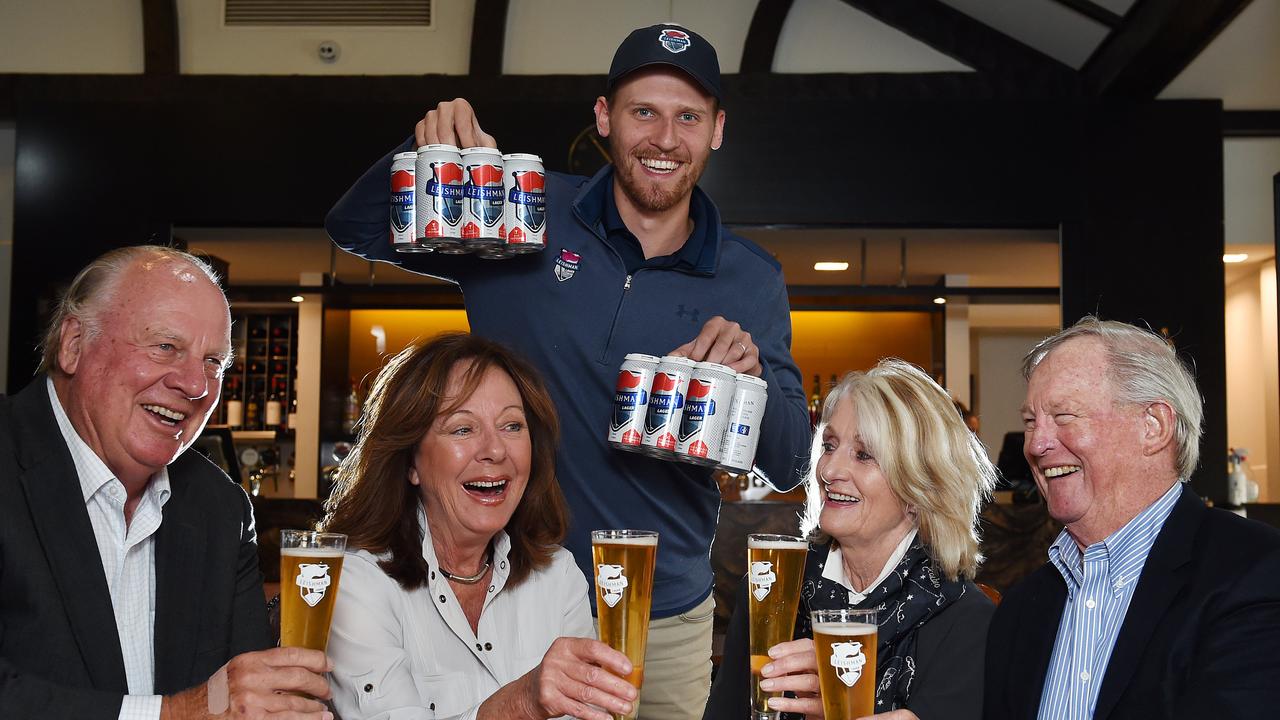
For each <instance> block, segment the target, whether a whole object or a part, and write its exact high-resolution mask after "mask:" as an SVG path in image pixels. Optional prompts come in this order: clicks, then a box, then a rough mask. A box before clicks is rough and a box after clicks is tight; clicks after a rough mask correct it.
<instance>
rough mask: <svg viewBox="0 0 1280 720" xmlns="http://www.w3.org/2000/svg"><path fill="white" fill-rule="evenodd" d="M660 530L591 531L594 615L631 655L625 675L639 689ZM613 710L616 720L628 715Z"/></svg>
mask: <svg viewBox="0 0 1280 720" xmlns="http://www.w3.org/2000/svg"><path fill="white" fill-rule="evenodd" d="M657 554H658V533H656V532H653V531H650V530H596V531H594V532H592V533H591V556H592V567H593V568H594V569H595V573H594V574H595V587H596V617H597V619H598V620H599V622H600V640H601V642H603V643H604V644H606V645H608V646H609V647H611V648H613V649H614V650H617V651H618V652H621V653H622V654H623V655H626V656H627V659H628V660H630V661H631V667H632V670H631V675H630V676H629V677H628V678H627V681H628V682H630V683H631V684H632V685H633V686H635V688H636V690H639V689H640V687H641V685H643V684H644V651H645V648H646V647H647V646H648V641H649V609H650V607H651V606H652V604H653V568H654V562H655V560H656V558H657ZM639 706H640V703H639V702H638V701H637V702H636V703H635V704H633V705H632V711H631V714H630V715H618V714H616V713H615V714H614V715H613V717H614V720H630V719H631V718H634V717H635V716H636V713H637V712H638V711H639Z"/></svg>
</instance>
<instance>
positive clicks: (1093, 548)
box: [1049, 482, 1183, 594]
mask: <svg viewBox="0 0 1280 720" xmlns="http://www.w3.org/2000/svg"><path fill="white" fill-rule="evenodd" d="M1182 485H1183V484H1182V482H1175V483H1174V484H1173V486H1172V487H1170V488H1169V489H1168V490H1167V491H1165V493H1164V495H1161V496H1160V498H1159V499H1157V500H1156V501H1155V502H1153V503H1151V504H1150V505H1148V506H1147V507H1146V508H1144V509H1143V510H1142V512H1140V513H1138V514H1137V515H1135V516H1134V517H1133V519H1132V520H1130V521H1129V522H1127V523H1125V524H1124V526H1123V527H1121V528H1120V529H1119V530H1116V531H1115V532H1113V533H1111V534H1110V535H1108V536H1107V537H1105V538H1103V539H1102V540H1100V541H1098V542H1096V543H1094V544H1092V545H1090V546H1089V547H1087V548H1085V549H1084V551H1083V552H1081V550H1080V546H1079V545H1077V544H1076V541H1075V538H1073V537H1071V534H1070V533H1068V532H1067V531H1066V529H1065V528H1064V529H1063V530H1062V532H1060V533H1058V537H1057V539H1055V540H1054V541H1053V544H1052V545H1050V546H1049V562H1051V563H1053V565H1054V567H1056V568H1057V569H1058V572H1059V573H1061V574H1062V577H1063V579H1064V580H1066V582H1067V592H1068V594H1074V593H1075V591H1076V589H1077V588H1079V587H1080V586H1081V585H1083V584H1084V565H1085V564H1090V565H1092V564H1093V563H1094V562H1102V563H1103V568H1105V572H1106V576H1107V585H1109V586H1110V587H1111V588H1112V589H1113V590H1115V591H1116V592H1119V591H1120V590H1121V589H1123V588H1124V587H1125V586H1126V585H1128V584H1130V583H1132V582H1133V581H1135V580H1137V579H1138V577H1139V576H1140V575H1141V574H1142V568H1143V566H1144V565H1145V564H1146V560H1147V555H1148V554H1150V553H1151V546H1152V545H1154V544H1155V541H1156V538H1157V537H1159V535H1160V529H1161V528H1163V527H1164V523H1165V520H1167V519H1168V518H1169V513H1171V512H1173V507H1174V505H1176V504H1177V501H1178V496H1179V495H1181V494H1182Z"/></svg>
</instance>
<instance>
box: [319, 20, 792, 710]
mask: <svg viewBox="0 0 1280 720" xmlns="http://www.w3.org/2000/svg"><path fill="white" fill-rule="evenodd" d="M720 97H721V92H720V69H719V63H718V61H717V59H716V53H715V49H714V48H713V47H712V46H711V45H710V44H709V43H707V42H706V40H704V39H703V38H702V37H701V36H700V35H698V34H697V33H694V32H691V31H689V30H686V29H684V28H680V27H676V26H672V25H656V26H652V27H648V28H642V29H640V30H636V31H634V32H632V33H631V34H630V35H629V36H628V37H627V38H626V39H625V40H624V41H623V42H622V44H621V45H620V46H619V47H618V50H617V53H616V54H615V56H614V59H613V63H612V66H611V67H610V71H609V79H608V87H607V91H606V95H605V96H604V97H600V98H598V99H597V100H596V104H595V115H596V128H597V130H598V131H599V133H600V135H601V136H603V137H605V138H607V140H608V143H609V149H610V154H611V156H612V159H613V163H612V164H610V165H607V166H605V167H604V168H603V169H602V170H600V172H598V173H596V175H595V176H594V177H591V178H585V177H576V176H567V175H561V174H558V173H548V174H547V185H546V192H547V248H546V250H545V251H544V252H541V253H536V254H533V255H527V256H523V257H517V258H514V259H512V260H508V261H505V262H501V263H496V264H495V263H493V262H491V261H486V260H480V259H477V258H475V257H474V256H444V255H436V254H430V255H406V254H397V253H395V252H394V250H393V249H392V248H391V246H390V244H389V243H388V242H387V233H388V227H387V222H388V221H387V218H388V216H389V209H388V205H389V198H388V191H387V179H388V177H389V173H390V166H391V162H392V155H394V154H395V153H397V152H404V151H406V150H410V149H412V148H413V147H415V146H422V145H426V144H431V143H446V144H451V145H458V146H460V147H467V146H475V145H487V146H490V147H494V146H496V143H495V142H494V139H493V138H492V137H491V136H489V135H487V134H486V133H484V131H483V130H482V129H481V128H480V125H479V122H478V121H477V120H476V118H475V115H474V114H473V113H472V111H471V106H470V105H469V104H468V103H467V102H466V101H465V100H461V99H459V100H454V101H451V102H445V103H441V104H440V105H439V106H437V107H436V108H435V109H433V110H431V111H430V112H428V113H427V114H426V116H425V117H424V118H423V119H422V120H421V121H420V122H419V123H418V124H417V127H416V129H415V133H414V137H413V138H411V139H410V140H408V141H406V142H405V143H404V144H402V145H401V146H400V147H398V148H396V149H395V150H393V151H392V153H391V154H388V155H387V156H386V157H384V158H383V159H382V161H380V162H379V163H378V164H376V165H374V166H373V168H371V169H370V170H369V171H368V172H367V173H366V174H365V175H364V177H362V178H361V179H360V180H359V181H358V182H357V183H356V184H355V186H353V187H352V188H351V190H349V191H348V192H347V194H346V195H345V196H344V197H343V198H342V200H340V201H339V202H338V204H337V205H336V206H335V207H334V208H333V210H332V211H330V213H329V216H328V218H326V222H325V227H326V229H327V230H328V231H329V234H330V236H331V237H332V238H333V240H334V242H335V243H337V244H338V245H339V246H340V247H342V248H343V249H345V250H348V251H350V252H353V253H355V254H357V255H360V256H362V257H365V258H367V259H370V260H382V261H387V262H393V263H396V264H398V265H401V266H402V267H405V268H406V269H408V270H412V271H415V272H421V273H425V274H429V275H433V276H436V277H441V278H445V279H448V280H451V281H453V282H456V283H457V284H458V285H460V286H461V287H462V289H463V292H464V295H465V297H466V307H467V316H468V319H469V321H470V323H471V329H472V331H473V332H475V333H478V334H480V335H484V336H486V337H489V338H492V339H495V340H498V341H501V342H503V343H506V344H508V345H510V346H511V347H513V348H516V349H518V350H519V351H520V352H522V353H523V354H524V355H525V356H526V357H528V358H529V359H530V360H531V361H533V362H534V363H535V364H536V365H538V366H539V368H541V370H542V372H543V373H544V375H545V377H546V380H547V383H548V386H549V388H550V390H551V394H552V396H553V397H554V398H555V399H556V402H557V405H558V409H559V412H560V421H561V425H562V434H563V441H562V442H561V445H560V451H559V454H558V457H557V473H558V476H559V480H560V484H561V486H562V488H563V489H564V493H565V497H566V499H567V500H568V502H569V505H570V508H571V510H572V518H571V519H572V526H571V528H570V532H569V535H568V537H566V538H565V546H566V547H567V548H569V550H570V551H572V552H573V554H574V556H575V557H576V558H577V560H578V564H579V565H580V566H581V567H582V569H583V571H584V573H585V574H586V575H587V577H588V578H593V577H594V573H593V572H592V566H591V540H590V531H591V530H595V529H609V528H637V529H648V530H657V531H658V532H659V542H658V560H657V569H656V576H655V581H654V600H653V615H652V618H653V619H652V621H651V624H650V632H649V647H648V654H647V656H646V662H645V680H644V687H643V688H642V694H641V700H640V708H641V710H640V712H641V715H642V716H643V717H646V718H686V717H687V718H700V717H701V715H702V708H703V706H704V705H705V702H706V698H707V691H708V683H709V678H710V655H711V627H712V615H713V612H714V603H713V601H712V599H711V589H712V580H713V578H712V571H711V566H710V562H709V555H710V549H711V541H712V539H713V538H714V535H715V529H716V520H717V516H718V513H719V503H720V497H719V491H718V488H717V485H716V482H715V480H714V478H713V476H712V472H711V471H710V470H708V469H707V468H701V467H697V466H694V465H687V464H682V463H676V462H672V461H664V460H657V459H653V458H649V457H646V456H642V455H638V454H632V453H624V452H619V451H617V450H614V449H612V448H610V447H609V446H608V445H607V444H606V442H605V436H606V434H607V431H608V423H609V417H610V414H611V409H612V401H613V396H614V385H615V382H616V379H617V372H618V367H619V366H620V365H621V364H622V359H623V356H624V355H625V354H627V353H636V352H641V353H648V354H651V355H663V354H668V353H675V354H680V355H686V356H688V357H689V358H691V359H693V360H695V361H708V362H715V363H721V364H724V365H728V366H729V367H731V368H732V369H734V370H735V371H737V372H740V373H749V374H752V375H755V376H757V377H761V378H763V379H764V380H766V381H767V382H768V384H769V388H768V402H767V404H766V409H765V415H764V419H763V422H762V423H761V426H762V427H761V439H760V445H759V449H758V451H757V455H756V465H757V467H758V468H760V469H761V470H762V471H763V472H764V473H765V474H766V475H767V476H768V477H769V478H770V479H771V481H772V482H773V484H774V485H775V486H776V487H778V488H779V489H789V488H791V487H794V486H795V484H796V483H797V481H798V468H799V466H800V464H801V462H802V458H804V457H807V454H808V450H809V441H810V431H809V422H808V414H807V411H806V405H805V394H804V390H803V388H802V387H801V380H800V374H799V371H798V370H797V368H796V365H795V362H794V360H793V359H792V358H791V352H790V345H791V324H790V311H789V304H788V300H787V290H786V284H785V282H784V281H783V278H782V272H781V267H780V266H779V265H778V263H777V261H775V260H774V259H773V258H772V257H771V256H769V254H768V253H766V252H765V251H763V250H762V249H760V248H759V247H757V246H756V245H754V244H753V243H751V242H750V241H748V240H746V239H744V238H741V237H738V236H737V235H734V234H732V233H731V232H729V231H728V230H727V229H726V228H724V227H723V226H722V225H721V223H720V214H719V211H718V210H717V209H716V206H715V204H714V203H712V202H711V200H710V198H708V197H707V196H706V194H705V193H703V192H702V191H701V190H700V189H699V188H698V187H697V182H698V178H699V177H700V176H701V174H702V171H703V169H704V168H705V167H706V164H707V161H708V159H709V158H710V155H711V152H712V150H714V149H716V148H718V147H720V143H721V141H722V139H723V133H724V119H725V113H724V110H722V109H720Z"/></svg>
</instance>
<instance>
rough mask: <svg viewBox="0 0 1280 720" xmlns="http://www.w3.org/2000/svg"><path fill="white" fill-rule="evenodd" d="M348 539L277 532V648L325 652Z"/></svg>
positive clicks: (325, 535) (338, 535)
mask: <svg viewBox="0 0 1280 720" xmlns="http://www.w3.org/2000/svg"><path fill="white" fill-rule="evenodd" d="M346 549H347V536H346V535H343V534H341V533H322V532H313V531H310V530H281V531H280V645H281V647H304V648H310V649H312V650H319V651H321V652H324V650H325V648H326V647H327V646H328V644H329V621H330V620H332V619H333V603H334V601H335V600H336V599H337V597H338V580H339V578H340V577H341V576H342V556H343V553H344V552H346Z"/></svg>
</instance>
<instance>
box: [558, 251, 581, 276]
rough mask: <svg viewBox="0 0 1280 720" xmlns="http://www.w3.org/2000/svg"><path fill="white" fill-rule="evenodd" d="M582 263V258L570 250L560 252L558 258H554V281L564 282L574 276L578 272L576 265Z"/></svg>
mask: <svg viewBox="0 0 1280 720" xmlns="http://www.w3.org/2000/svg"><path fill="white" fill-rule="evenodd" d="M581 261H582V256H581V255H579V254H578V253H576V252H573V251H571V250H565V249H563V248H562V249H561V250H560V257H558V258H556V266H555V268H554V270H555V273H556V279H557V280H559V281H560V282H564V281H565V280H568V279H569V278H571V277H573V276H574V273H576V272H578V263H579V262H581Z"/></svg>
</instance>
